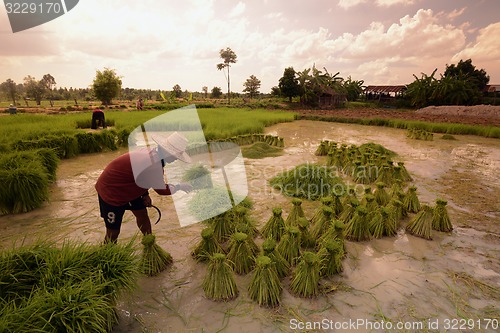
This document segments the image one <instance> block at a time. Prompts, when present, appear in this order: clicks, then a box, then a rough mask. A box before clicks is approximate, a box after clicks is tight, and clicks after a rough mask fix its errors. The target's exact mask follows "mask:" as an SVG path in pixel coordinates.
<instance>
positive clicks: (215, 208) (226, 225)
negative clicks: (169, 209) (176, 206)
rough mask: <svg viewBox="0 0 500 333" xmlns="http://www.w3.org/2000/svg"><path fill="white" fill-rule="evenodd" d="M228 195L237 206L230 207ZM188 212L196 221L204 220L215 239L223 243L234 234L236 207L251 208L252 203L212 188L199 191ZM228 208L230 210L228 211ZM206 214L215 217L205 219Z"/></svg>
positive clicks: (225, 191) (225, 190) (220, 189)
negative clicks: (209, 213)
mask: <svg viewBox="0 0 500 333" xmlns="http://www.w3.org/2000/svg"><path fill="white" fill-rule="evenodd" d="M228 195H231V196H232V197H233V199H234V201H235V202H238V204H237V205H236V206H234V207H232V203H231V201H230V198H229V196H228ZM188 207H189V211H190V212H191V213H192V214H193V215H194V216H195V217H196V218H198V219H201V220H204V222H205V223H206V224H208V226H210V227H212V229H213V230H214V236H215V239H216V240H217V241H218V242H219V243H220V244H222V243H224V242H225V241H227V240H228V239H229V237H230V236H231V235H232V234H233V233H234V232H235V222H234V219H235V214H234V210H235V209H236V208H237V207H244V208H251V207H252V202H251V201H250V200H249V199H248V198H244V199H242V198H241V197H238V196H235V194H233V193H228V191H227V189H226V188H223V187H213V188H207V189H201V190H199V191H198V192H197V193H196V194H195V195H194V196H193V198H192V199H191V201H190V202H189V204H188ZM229 208H230V209H229ZM207 212H214V214H217V213H218V215H215V216H213V217H211V218H208V219H205V217H206V216H207Z"/></svg>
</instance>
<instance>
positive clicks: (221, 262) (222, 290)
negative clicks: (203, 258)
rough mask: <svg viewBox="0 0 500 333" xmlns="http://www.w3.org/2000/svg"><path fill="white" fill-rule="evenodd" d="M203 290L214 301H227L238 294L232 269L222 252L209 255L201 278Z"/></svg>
mask: <svg viewBox="0 0 500 333" xmlns="http://www.w3.org/2000/svg"><path fill="white" fill-rule="evenodd" d="M202 286H203V291H204V292H205V296H207V298H209V299H211V300H214V301H227V300H231V299H233V298H235V297H236V296H238V287H237V285H236V282H235V281H234V276H233V269H232V268H231V266H230V265H229V263H228V262H227V261H226V256H225V255H224V254H222V253H215V254H214V255H212V256H210V262H209V264H208V269H207V275H205V278H204V279H203V283H202Z"/></svg>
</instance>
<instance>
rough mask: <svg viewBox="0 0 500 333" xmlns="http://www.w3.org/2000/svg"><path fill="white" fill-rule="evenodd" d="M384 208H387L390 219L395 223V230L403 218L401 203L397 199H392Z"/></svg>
mask: <svg viewBox="0 0 500 333" xmlns="http://www.w3.org/2000/svg"><path fill="white" fill-rule="evenodd" d="M386 207H387V208H389V214H390V218H391V220H392V221H393V223H395V227H396V229H397V228H399V225H400V222H401V219H402V218H403V203H402V202H401V201H399V200H397V199H392V200H391V202H389V204H388V205H387V206H386Z"/></svg>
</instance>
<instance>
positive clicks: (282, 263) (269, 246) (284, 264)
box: [262, 239, 290, 279]
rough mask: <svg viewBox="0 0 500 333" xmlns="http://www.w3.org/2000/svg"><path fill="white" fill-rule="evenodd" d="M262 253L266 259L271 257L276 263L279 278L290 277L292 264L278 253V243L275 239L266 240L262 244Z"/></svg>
mask: <svg viewBox="0 0 500 333" xmlns="http://www.w3.org/2000/svg"><path fill="white" fill-rule="evenodd" d="M262 251H263V254H264V255H265V256H266V257H269V258H270V259H271V260H272V262H273V263H274V267H275V268H276V272H277V273H278V276H279V278H280V279H281V278H284V277H285V276H287V275H288V272H289V271H290V264H289V263H288V261H286V259H285V258H283V256H282V255H281V253H279V252H278V251H276V242H275V241H274V240H273V239H266V240H265V241H264V242H263V243H262Z"/></svg>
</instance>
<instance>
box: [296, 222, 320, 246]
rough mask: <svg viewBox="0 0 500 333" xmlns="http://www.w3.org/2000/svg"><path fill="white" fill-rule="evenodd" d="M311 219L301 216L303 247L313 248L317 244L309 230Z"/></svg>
mask: <svg viewBox="0 0 500 333" xmlns="http://www.w3.org/2000/svg"><path fill="white" fill-rule="evenodd" d="M309 225H310V223H309V220H308V219H306V218H305V217H301V218H299V222H298V228H299V230H300V245H301V246H302V247H303V248H312V247H314V246H316V240H315V239H314V237H312V235H311V233H310V232H309Z"/></svg>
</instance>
